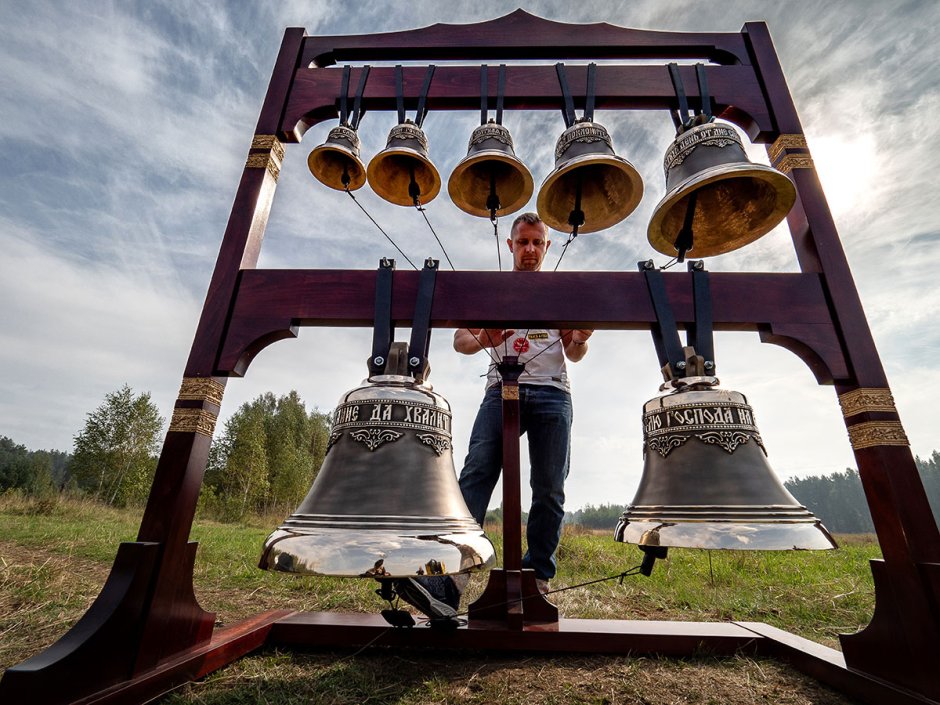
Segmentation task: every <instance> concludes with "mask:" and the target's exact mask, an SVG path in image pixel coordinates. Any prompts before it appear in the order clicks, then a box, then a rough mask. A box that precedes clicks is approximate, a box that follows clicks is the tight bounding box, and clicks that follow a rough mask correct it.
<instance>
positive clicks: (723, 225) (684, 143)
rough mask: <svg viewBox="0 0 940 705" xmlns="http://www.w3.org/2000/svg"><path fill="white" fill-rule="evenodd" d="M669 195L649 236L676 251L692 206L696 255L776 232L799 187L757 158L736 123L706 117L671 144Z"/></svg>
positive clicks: (658, 246) (667, 167) (659, 248)
mask: <svg viewBox="0 0 940 705" xmlns="http://www.w3.org/2000/svg"><path fill="white" fill-rule="evenodd" d="M663 169H664V170H665V172H666V195H665V196H664V197H663V199H662V200H661V201H660V202H659V204H658V205H657V206H656V208H655V210H654V211H653V217H652V218H651V219H650V224H649V228H648V230H647V237H648V239H649V242H650V244H651V245H652V246H653V247H654V248H655V249H656V250H657V251H658V252H661V253H663V254H664V255H669V256H670V257H671V256H673V255H675V254H676V252H677V251H678V250H679V249H680V248H679V247H677V246H676V240H677V238H678V237H679V232H680V231H681V230H682V229H683V227H684V225H685V223H686V219H687V216H688V211H689V206H690V198H692V197H694V201H693V202H692V204H691V205H692V206H693V209H694V215H693V216H692V238H693V239H692V247H691V249H690V250H689V251H690V252H691V253H692V254H693V255H694V256H695V257H710V256H712V255H720V254H723V253H725V252H731V251H732V250H736V249H738V248H740V247H744V245H747V244H749V243H751V242H753V241H754V240H756V239H758V238H759V237H761V236H762V235H765V234H766V233H768V232H770V231H771V230H772V229H773V228H774V227H776V226H777V224H778V223H780V222H781V221H782V220H783V219H784V218H785V217H786V215H787V213H789V212H790V208H791V207H792V206H793V203H794V201H795V200H796V189H795V188H794V186H793V184H792V183H791V181H790V179H788V178H787V177H786V175H784V174H782V173H780V172H779V171H777V170H776V169H772V168H771V167H769V166H764V165H763V164H754V163H752V162H751V161H750V160H749V159H748V158H747V154H745V152H744V146H743V144H742V143H741V138H740V137H739V136H738V133H737V131H736V130H735V129H734V128H733V127H731V126H730V125H723V124H720V123H715V122H711V123H705V124H703V125H698V126H696V127H692V128H690V129H689V130H686V131H684V132H682V133H680V134H679V135H677V136H676V139H675V140H674V141H673V143H672V144H671V145H670V147H669V149H668V150H666V156H665V158H664V160H663Z"/></svg>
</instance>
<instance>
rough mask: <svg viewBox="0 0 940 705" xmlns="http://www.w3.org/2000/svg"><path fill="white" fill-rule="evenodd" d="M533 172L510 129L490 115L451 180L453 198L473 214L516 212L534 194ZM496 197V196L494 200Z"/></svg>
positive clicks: (449, 181)
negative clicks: (517, 150) (515, 147)
mask: <svg viewBox="0 0 940 705" xmlns="http://www.w3.org/2000/svg"><path fill="white" fill-rule="evenodd" d="M532 190H533V184H532V174H530V173H529V170H528V169H527V168H526V166H525V164H523V163H522V162H521V161H520V160H519V158H518V157H517V156H516V153H515V151H514V150H513V144H512V136H511V135H510V134H509V130H508V129H506V128H505V127H503V126H502V125H500V124H497V122H496V121H495V120H493V119H492V118H490V120H489V122H487V123H486V124H485V125H480V126H479V127H477V128H476V129H474V131H473V133H472V134H471V135H470V144H469V145H468V147H467V156H466V157H464V158H463V159H461V160H460V163H459V164H457V166H456V167H454V171H453V172H452V173H451V175H450V179H448V181H447V191H448V193H449V194H450V198H451V200H452V201H453V202H454V204H455V205H456V206H457V207H458V208H460V210H462V211H464V212H465V213H469V214H470V215H477V216H482V217H484V218H488V217H490V214H491V212H493V211H495V215H497V216H502V215H508V214H509V213H515V212H516V211H517V210H519V209H520V208H522V207H523V206H525V204H526V203H528V202H529V199H530V198H531V197H532ZM494 197H495V199H494Z"/></svg>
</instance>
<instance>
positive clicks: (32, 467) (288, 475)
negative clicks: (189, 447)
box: [0, 385, 330, 520]
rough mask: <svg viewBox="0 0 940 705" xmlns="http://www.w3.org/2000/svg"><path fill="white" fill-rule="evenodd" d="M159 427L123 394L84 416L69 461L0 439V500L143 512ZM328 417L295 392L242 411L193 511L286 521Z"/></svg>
mask: <svg viewBox="0 0 940 705" xmlns="http://www.w3.org/2000/svg"><path fill="white" fill-rule="evenodd" d="M165 424H166V419H165V418H164V417H163V416H162V415H161V414H160V412H159V409H158V408H157V406H156V405H155V404H154V403H153V401H152V400H151V398H150V393H149V392H144V393H140V394H138V393H135V392H134V391H133V390H132V389H131V388H130V387H129V386H128V385H124V386H123V387H122V388H121V389H118V390H116V391H114V392H111V393H109V394H107V395H105V398H104V401H103V402H102V403H101V405H100V406H98V407H97V408H96V409H95V410H94V411H91V412H89V413H88V414H87V415H86V419H85V424H84V426H83V427H82V429H81V431H79V433H78V434H76V435H75V437H74V444H73V448H72V452H71V453H66V452H63V451H58V450H52V451H46V450H37V451H31V450H29V449H28V448H26V446H24V445H21V444H18V443H16V442H15V441H14V440H13V439H11V438H8V437H6V436H0V492H5V491H9V490H14V491H19V492H22V493H24V494H27V495H30V496H35V497H51V496H54V495H56V494H59V493H64V494H68V495H71V496H78V497H84V498H88V499H92V500H94V501H97V502H100V503H102V504H106V505H109V506H115V507H124V506H139V505H142V504H143V503H144V502H145V501H146V499H147V496H148V494H149V492H150V485H151V484H152V482H153V477H154V473H155V471H156V467H157V460H158V458H159V452H160V447H161V444H162V442H163V435H164V432H165ZM329 426H330V417H329V415H328V414H325V413H321V412H319V411H317V410H316V409H314V410H313V411H311V412H308V411H307V409H306V407H305V405H304V403H303V401H302V400H301V399H300V396H299V395H298V394H297V392H296V391H291V392H290V393H289V394H286V395H284V396H281V397H275V396H274V395H273V394H271V393H270V392H268V393H266V394H262V395H260V396H259V397H258V398H256V399H254V400H253V401H250V402H246V403H245V404H242V406H241V407H240V408H239V409H238V410H237V411H236V412H235V413H234V414H233V415H232V416H231V417H230V418H229V419H228V420H227V421H226V423H225V425H224V427H223V428H222V430H221V431H220V432H217V433H216V437H215V439H214V440H213V442H212V445H211V447H210V451H209V462H208V463H207V467H206V476H205V481H204V483H203V489H202V495H201V497H200V509H201V510H202V511H203V513H205V514H208V515H209V516H212V517H213V518H217V519H222V520H240V519H243V518H245V517H246V516H247V515H249V514H259V513H270V512H281V513H283V514H285V515H286V514H287V513H289V512H290V511H291V510H293V509H294V508H295V507H296V505H297V504H299V502H300V500H301V499H303V497H304V495H305V494H306V492H307V490H308V489H309V488H310V485H311V484H312V482H313V479H314V477H315V476H316V473H317V471H318V470H319V469H320V464H321V463H322V461H323V455H324V453H325V450H326V441H327V437H328V434H329Z"/></svg>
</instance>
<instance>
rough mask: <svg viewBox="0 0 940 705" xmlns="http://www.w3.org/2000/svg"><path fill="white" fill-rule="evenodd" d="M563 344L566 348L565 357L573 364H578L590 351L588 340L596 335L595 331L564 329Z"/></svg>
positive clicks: (562, 334) (562, 332)
mask: <svg viewBox="0 0 940 705" xmlns="http://www.w3.org/2000/svg"><path fill="white" fill-rule="evenodd" d="M559 332H560V333H561V340H562V344H563V345H564V346H565V357H567V358H568V359H569V360H571V361H572V362H578V361H579V360H581V359H582V358H583V357H584V356H585V355H587V351H588V343H587V341H588V338H590V337H591V336H592V335H594V331H593V330H589V329H587V328H574V329H562V330H561V331H559Z"/></svg>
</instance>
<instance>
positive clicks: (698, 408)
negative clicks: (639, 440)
mask: <svg viewBox="0 0 940 705" xmlns="http://www.w3.org/2000/svg"><path fill="white" fill-rule="evenodd" d="M717 381H718V380H717V379H715V378H714V377H692V378H686V379H685V380H678V381H676V382H673V383H667V384H666V385H663V388H669V391H668V393H666V394H663V395H661V396H658V397H655V398H653V399H651V400H650V401H648V402H647V403H646V405H645V407H644V410H643V442H644V448H643V453H644V456H645V463H644V466H643V476H642V478H641V480H640V486H639V488H638V489H637V492H636V496H635V497H634V498H633V502H632V503H631V504H630V505H629V506H628V507H627V510H626V511H625V512H624V513H623V515H622V516H621V518H620V521H619V523H618V524H617V528H616V530H615V534H614V536H615V538H616V539H617V541H623V542H625V543H633V544H639V545H640V546H667V547H668V546H680V547H685V548H713V549H714V548H725V549H751V550H787V549H828V548H835V547H836V544H835V541H834V540H833V538H832V536H831V535H830V534H829V532H828V531H827V530H826V527H825V526H823V525H822V523H821V522H820V521H819V519H817V518H816V517H815V516H814V515H813V513H812V512H810V511H809V510H808V509H806V507H804V506H802V505H801V504H800V503H799V502H797V501H796V499H795V498H794V497H793V495H791V494H790V493H789V492H788V491H787V489H786V488H785V487H784V486H783V485H782V484H781V483H780V481H779V480H778V479H777V477H776V475H775V474H774V472H773V470H772V469H771V467H770V465H769V464H768V462H767V452H766V450H765V449H764V444H763V441H762V440H761V437H760V434H759V433H758V431H757V426H756V425H755V422H754V412H753V410H752V409H751V407H750V406H749V405H748V403H747V399H745V397H744V395H743V394H740V393H738V392H733V391H729V390H724V389H718V388H717V387H715V386H714V385H715V384H717ZM676 384H678V385H679V386H670V385H676Z"/></svg>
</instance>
